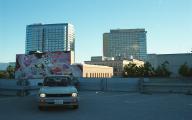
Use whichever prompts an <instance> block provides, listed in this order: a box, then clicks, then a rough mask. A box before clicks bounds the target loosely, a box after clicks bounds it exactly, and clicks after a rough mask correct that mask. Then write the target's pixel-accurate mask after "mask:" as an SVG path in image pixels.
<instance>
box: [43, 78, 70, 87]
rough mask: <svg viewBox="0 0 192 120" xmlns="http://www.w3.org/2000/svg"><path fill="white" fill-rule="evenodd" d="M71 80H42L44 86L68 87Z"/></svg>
mask: <svg viewBox="0 0 192 120" xmlns="http://www.w3.org/2000/svg"><path fill="white" fill-rule="evenodd" d="M69 85H71V80H70V78H68V77H47V78H45V80H44V86H69Z"/></svg>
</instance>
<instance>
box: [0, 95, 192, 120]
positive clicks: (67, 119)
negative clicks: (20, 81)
mask: <svg viewBox="0 0 192 120" xmlns="http://www.w3.org/2000/svg"><path fill="white" fill-rule="evenodd" d="M191 119H192V96H191V95H183V94H151V95H150V94H139V93H125V92H122V93H120V92H105V93H103V92H80V106H79V109H77V110H74V109H72V108H68V107H64V108H51V109H48V110H46V111H39V110H38V107H37V102H36V97H35V96H28V97H8V96H1V97H0V120H191Z"/></svg>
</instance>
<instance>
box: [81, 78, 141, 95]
mask: <svg viewBox="0 0 192 120" xmlns="http://www.w3.org/2000/svg"><path fill="white" fill-rule="evenodd" d="M79 82H80V90H97V91H125V92H136V91H138V90H139V89H138V85H139V78H79Z"/></svg>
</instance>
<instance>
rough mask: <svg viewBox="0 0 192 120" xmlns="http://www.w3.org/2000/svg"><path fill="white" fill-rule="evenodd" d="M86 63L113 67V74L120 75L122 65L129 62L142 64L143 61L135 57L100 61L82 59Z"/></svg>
mask: <svg viewBox="0 0 192 120" xmlns="http://www.w3.org/2000/svg"><path fill="white" fill-rule="evenodd" d="M84 62H85V63H86V64H92V65H103V66H110V67H113V74H114V76H122V73H123V70H124V66H125V65H127V64H129V63H135V64H136V65H137V66H142V65H144V62H143V61H140V60H136V59H127V60H100V61H95V60H94V61H84Z"/></svg>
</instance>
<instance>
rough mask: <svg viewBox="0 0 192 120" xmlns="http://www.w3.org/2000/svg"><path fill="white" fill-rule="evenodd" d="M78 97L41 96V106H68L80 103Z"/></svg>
mask: <svg viewBox="0 0 192 120" xmlns="http://www.w3.org/2000/svg"><path fill="white" fill-rule="evenodd" d="M78 101H79V100H78V97H67V98H57V97H52V98H39V101H38V102H39V106H47V107H48V106H67V105H70V106H72V105H78Z"/></svg>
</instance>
